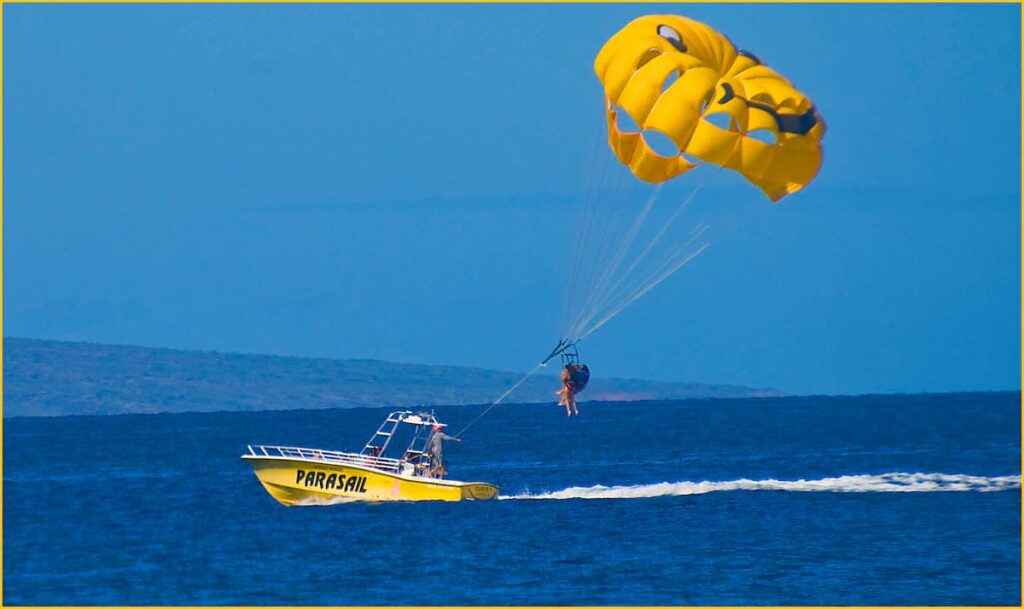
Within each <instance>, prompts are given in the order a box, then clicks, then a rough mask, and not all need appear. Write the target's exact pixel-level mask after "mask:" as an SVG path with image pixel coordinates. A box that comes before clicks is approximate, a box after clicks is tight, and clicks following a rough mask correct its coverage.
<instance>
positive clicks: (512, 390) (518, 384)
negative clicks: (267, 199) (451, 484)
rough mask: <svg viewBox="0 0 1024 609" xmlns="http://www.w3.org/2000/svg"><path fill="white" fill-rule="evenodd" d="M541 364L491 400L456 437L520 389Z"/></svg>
mask: <svg viewBox="0 0 1024 609" xmlns="http://www.w3.org/2000/svg"><path fill="white" fill-rule="evenodd" d="M541 366H543V364H537V365H536V366H534V367H533V369H532V370H530V371H529V372H527V373H526V374H524V375H523V378H521V379H519V380H518V381H516V382H515V384H513V385H512V386H511V387H509V388H508V389H507V390H506V391H505V393H503V394H501V395H500V396H498V399H496V400H494V401H493V402H491V403H490V405H489V406H488V407H487V408H484V410H483V412H481V413H480V414H478V415H476V418H475V419H473V420H472V421H470V422H469V423H467V424H466V426H465V427H463V428H462V429H461V430H460V431H459V433H457V434H455V437H456V438H458V437H460V436H462V434H464V433H466V430H467V429H469V428H470V427H472V426H473V424H474V423H476V422H477V421H479V420H480V419H481V418H483V416H484V415H485V414H487V413H488V412H490V411H491V409H492V408H494V407H495V406H497V405H498V404H500V403H502V402H503V401H505V398H507V397H508V396H510V395H512V393H513V392H514V391H515V390H516V389H519V387H520V386H521V385H522V384H523V383H525V382H526V380H527V379H528V378H530V377H531V376H533V375H534V374H536V373H537V371H538V370H540V369H541Z"/></svg>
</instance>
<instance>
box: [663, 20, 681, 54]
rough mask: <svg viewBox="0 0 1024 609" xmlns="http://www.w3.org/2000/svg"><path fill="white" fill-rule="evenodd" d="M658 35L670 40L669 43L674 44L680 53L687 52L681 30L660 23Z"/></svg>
mask: <svg viewBox="0 0 1024 609" xmlns="http://www.w3.org/2000/svg"><path fill="white" fill-rule="evenodd" d="M658 36H661V37H662V38H664V39H665V40H667V41H668V43H669V44H671V45H672V46H674V47H675V48H676V50H677V51H679V52H680V53H685V52H686V45H685V44H683V37H682V36H680V35H679V32H677V31H676V29H675V28H674V27H672V26H670V25H659V26H658Z"/></svg>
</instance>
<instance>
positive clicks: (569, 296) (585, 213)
mask: <svg viewBox="0 0 1024 609" xmlns="http://www.w3.org/2000/svg"><path fill="white" fill-rule="evenodd" d="M602 135H603V130H602V133H599V134H598V136H597V137H596V138H595V140H594V149H593V151H592V154H591V159H590V173H589V174H588V176H587V178H586V186H587V188H586V190H585V192H584V195H583V205H582V208H583V209H582V214H581V215H582V220H581V222H580V228H579V230H578V231H577V233H576V244H575V256H574V257H573V264H572V271H571V272H570V275H569V282H568V283H567V284H566V290H565V295H564V300H563V302H564V303H565V304H564V307H563V310H562V322H561V328H562V330H563V331H565V330H567V329H568V327H569V324H570V322H571V320H570V317H571V315H572V312H573V311H574V310H575V309H574V305H575V304H576V303H575V302H573V301H574V299H575V298H576V296H577V293H576V286H577V284H578V283H579V281H580V275H581V272H582V267H583V260H584V252H586V251H587V247H588V245H589V244H590V236H591V232H592V231H591V228H592V226H593V224H594V217H595V215H596V214H595V209H594V208H595V207H596V206H597V202H598V199H599V198H600V193H601V190H602V187H603V186H604V180H605V176H606V175H607V174H608V172H607V171H598V170H597V169H598V158H599V156H600V152H601V149H602V148H603V145H604V144H605V142H604V138H602ZM595 175H596V176H597V180H596V187H595Z"/></svg>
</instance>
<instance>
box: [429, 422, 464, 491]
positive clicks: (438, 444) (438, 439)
mask: <svg viewBox="0 0 1024 609" xmlns="http://www.w3.org/2000/svg"><path fill="white" fill-rule="evenodd" d="M442 427H443V426H441V425H434V430H433V431H434V433H433V434H431V436H430V440H429V441H428V442H427V454H429V455H430V464H431V468H430V474H431V476H433V477H434V478H444V475H445V473H447V471H448V467H447V466H448V463H447V462H446V461H445V459H444V441H445V440H451V441H453V442H462V440H460V439H459V438H456V437H455V436H449V435H448V434H446V433H444V432H443V431H441V429H442Z"/></svg>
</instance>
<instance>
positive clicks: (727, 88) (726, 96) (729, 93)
mask: <svg viewBox="0 0 1024 609" xmlns="http://www.w3.org/2000/svg"><path fill="white" fill-rule="evenodd" d="M722 91H724V93H722V99H720V100H718V103H720V104H724V103H727V102H728V101H729V100H730V99H732V98H734V97H736V93H735V92H733V90H732V85H730V84H729V83H727V82H723V83H722Z"/></svg>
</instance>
